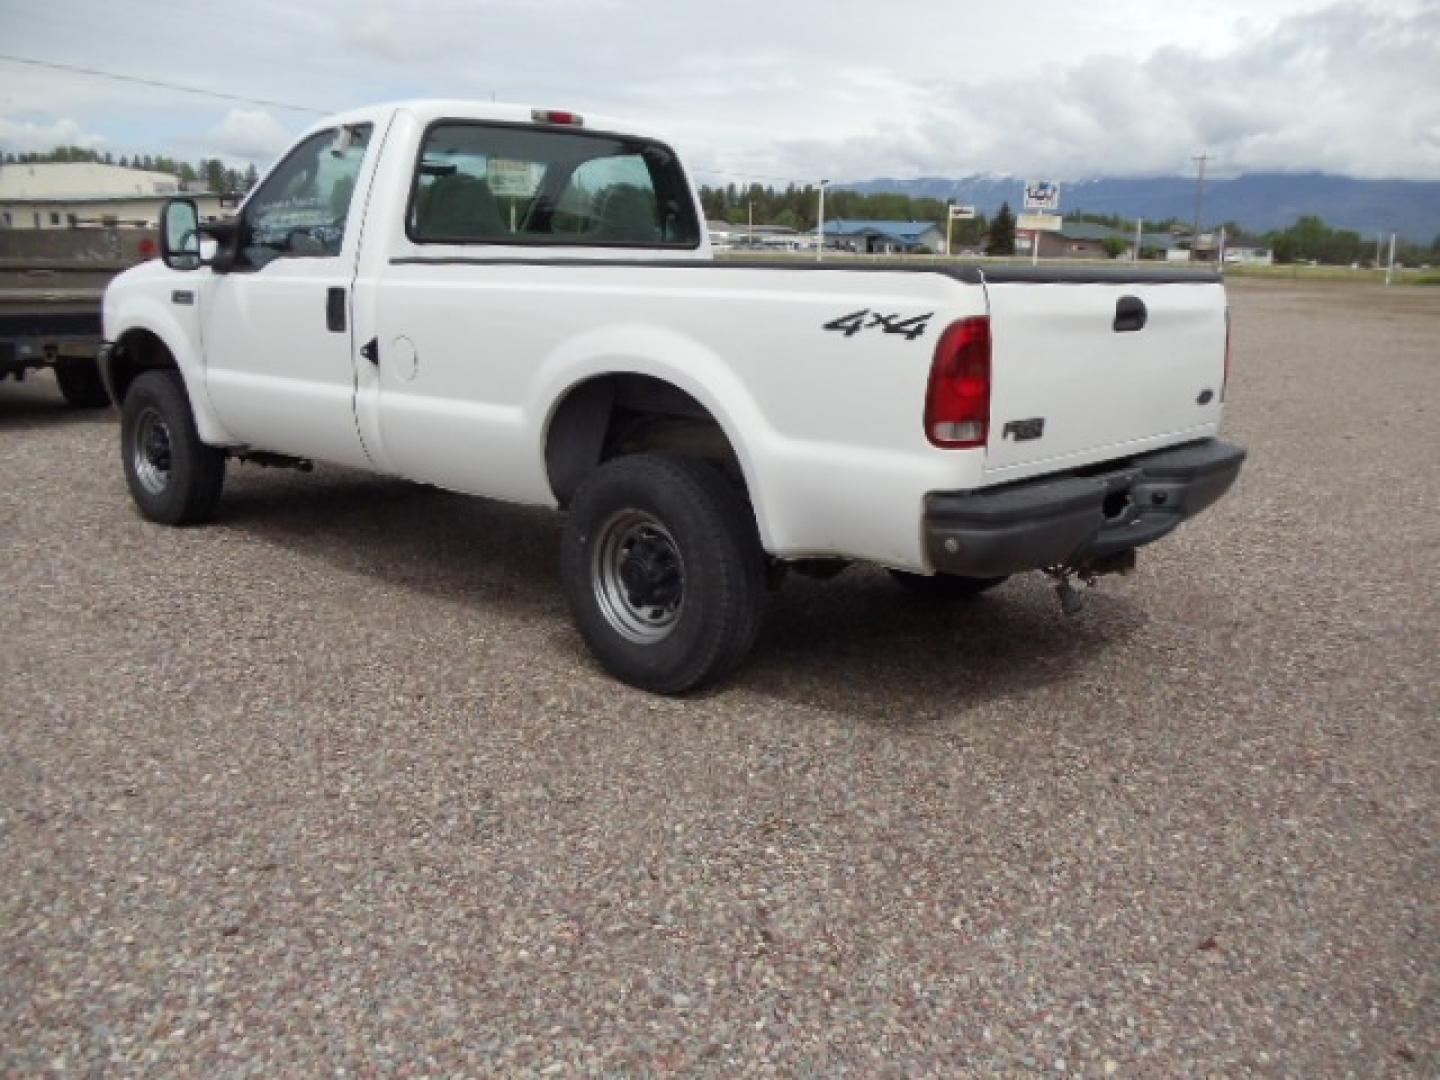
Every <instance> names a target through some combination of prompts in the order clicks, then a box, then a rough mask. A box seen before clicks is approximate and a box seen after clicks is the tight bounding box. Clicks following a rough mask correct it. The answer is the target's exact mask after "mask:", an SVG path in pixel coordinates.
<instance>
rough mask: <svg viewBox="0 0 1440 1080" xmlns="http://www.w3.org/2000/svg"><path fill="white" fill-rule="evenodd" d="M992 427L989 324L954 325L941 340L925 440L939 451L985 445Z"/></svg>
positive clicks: (985, 320) (975, 320) (967, 322)
mask: <svg viewBox="0 0 1440 1080" xmlns="http://www.w3.org/2000/svg"><path fill="white" fill-rule="evenodd" d="M989 428H990V320H989V319H988V318H986V317H985V316H983V315H981V316H977V317H976V318H973V319H962V320H960V321H959V322H957V323H951V324H950V325H949V326H948V327H946V329H945V333H943V334H941V335H940V344H939V345H937V346H936V347H935V359H934V360H933V361H931V363H930V388H929V390H928V391H927V392H926V394H925V436H926V438H928V439H929V440H930V441H931V442H932V443H934V444H935V445H936V446H943V447H946V448H957V447H967V446H984V445H985V438H986V436H987V435H988V434H989Z"/></svg>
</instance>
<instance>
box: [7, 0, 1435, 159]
mask: <svg viewBox="0 0 1440 1080" xmlns="http://www.w3.org/2000/svg"><path fill="white" fill-rule="evenodd" d="M212 13H213V14H212ZM220 13H224V14H223V17H222V15H221V14H220ZM0 54H5V55H7V56H10V57H21V58H26V59H31V60H39V61H48V62H53V63H58V64H64V65H70V66H79V67H88V68H96V69H102V70H105V71H109V72H114V73H117V74H121V75H128V76H133V77H137V78H143V79H152V80H161V81H165V82H170V83H174V84H178V85H183V86H188V87H197V88H203V89H208V90H212V91H216V92H219V93H224V94H229V95H234V96H235V97H238V98H248V99H259V100H260V101H263V102H268V103H269V104H260V103H255V102H253V101H250V102H247V101H223V100H215V99H211V98H206V97H203V96H199V95H193V94H185V93H180V92H177V91H173V90H164V89H159V88H154V87H148V86H140V85H136V84H133V83H126V82H118V81H114V80H109V79H103V78H98V77H95V76H92V75H82V74H78V73H73V72H65V71H55V70H47V69H43V68H37V67H33V66H30V65H24V64H18V63H15V62H13V61H12V60H0V150H3V151H23V150H44V149H49V148H50V147H51V146H53V145H55V144H57V143H67V144H77V145H82V146H90V147H96V148H99V149H102V150H110V151H112V152H114V153H115V154H116V155H117V156H118V155H120V154H122V153H125V154H131V153H135V152H137V151H138V152H143V153H151V154H161V153H163V154H167V155H170V156H172V157H179V158H184V159H187V160H195V159H198V158H200V157H207V156H220V157H223V158H225V159H226V160H227V161H230V162H231V163H233V164H236V165H244V164H245V163H249V162H254V163H255V164H257V165H259V166H262V167H263V166H264V165H265V164H266V163H267V162H268V161H269V160H270V159H271V158H272V157H273V156H274V155H276V154H277V153H278V152H279V151H281V150H283V149H284V148H285V146H286V145H288V143H289V142H290V141H291V139H292V138H293V136H294V134H295V133H297V132H299V131H301V130H303V129H304V128H305V127H306V126H308V125H309V124H311V123H313V122H314V121H315V120H316V119H318V114H319V113H323V112H329V111H335V110H339V109H344V108H350V107H353V106H357V105H362V104H370V103H374V102H378V101H386V100H393V99H397V98H413V97H464V98H479V99H482V100H489V99H492V98H494V99H496V100H500V101H512V102H519V103H524V104H530V105H536V106H543V107H553V108H565V109H574V110H577V111H579V112H581V113H585V112H589V113H592V114H604V115H610V116H617V117H621V118H624V119H626V120H629V121H632V122H634V123H636V124H638V125H641V126H643V127H645V128H647V129H654V130H655V131H656V132H657V133H659V134H661V135H664V136H665V137H666V138H668V139H669V140H670V141H672V142H673V143H674V144H675V145H676V146H677V148H678V149H680V150H681V152H682V154H683V155H684V156H685V158H686V160H687V161H688V162H689V163H690V167H691V171H692V172H695V173H697V174H698V178H699V180H700V181H701V182H705V183H712V184H713V183H724V182H727V181H733V182H736V183H744V182H746V181H747V180H756V181H760V182H779V183H784V182H786V181H795V182H799V183H807V182H812V181H813V180H815V179H819V178H826V179H832V180H864V179H870V178H874V177H881V176H886V177H904V178H909V177H916V176H956V177H958V176H968V175H973V174H977V173H1000V174H1007V175H1014V176H1032V177H1040V176H1047V177H1054V178H1058V179H1081V178H1088V177H1096V176H1122V175H1185V174H1189V173H1190V172H1191V171H1192V170H1193V167H1194V166H1193V165H1192V163H1191V159H1192V157H1193V156H1194V155H1196V154H1199V153H1201V152H1204V153H1206V154H1208V155H1209V156H1210V164H1209V170H1210V171H1211V172H1212V174H1214V175H1221V176H1223V175H1238V174H1240V173H1243V172H1261V171H1266V172H1269V171H1324V172H1332V173H1342V174H1347V175H1352V176H1368V177H1398V178H1408V179H1432V180H1433V179H1440V0H1339V2H1336V0H1204V3H1198V2H1187V0H1094V2H1092V3H1090V4H1079V3H1075V2H1074V0H1026V2H1025V3H1023V4H1016V3H1012V2H1005V0H866V2H860V0H725V2H724V3H717V2H713V0H712V2H708V3H698V2H695V0H305V2H304V3H303V4H302V3H300V2H298V0H290V2H286V0H246V2H245V3H243V4H242V3H234V2H229V3H223V4H221V3H213V4H212V3H205V2H203V0H202V2H198V3H190V4H185V5H183V6H181V5H176V4H175V3H174V2H173V0H46V2H45V3H43V4H41V3H37V2H36V0H0ZM283 105H295V106H303V107H305V108H307V109H310V110H315V111H312V112H305V111H300V110H296V109H288V108H283V107H280V106H283Z"/></svg>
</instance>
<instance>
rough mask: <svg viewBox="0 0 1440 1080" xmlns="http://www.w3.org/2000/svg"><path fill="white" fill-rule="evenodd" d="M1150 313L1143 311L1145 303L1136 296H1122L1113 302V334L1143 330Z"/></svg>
mask: <svg viewBox="0 0 1440 1080" xmlns="http://www.w3.org/2000/svg"><path fill="white" fill-rule="evenodd" d="M1149 317H1150V313H1149V312H1147V311H1146V310H1145V301H1144V300H1141V299H1140V297H1138V296H1122V297H1120V299H1119V300H1116V301H1115V324H1114V326H1115V332H1116V333H1117V334H1123V333H1125V332H1127V331H1133V330H1144V329H1145V321H1146V320H1147V319H1148V318H1149Z"/></svg>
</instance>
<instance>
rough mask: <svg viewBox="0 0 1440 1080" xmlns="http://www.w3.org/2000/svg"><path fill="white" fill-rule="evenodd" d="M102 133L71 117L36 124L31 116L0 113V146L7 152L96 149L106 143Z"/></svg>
mask: <svg viewBox="0 0 1440 1080" xmlns="http://www.w3.org/2000/svg"><path fill="white" fill-rule="evenodd" d="M105 141H106V140H105V136H103V135H96V134H94V133H92V132H88V131H86V130H85V129H84V128H82V127H81V126H80V124H79V123H77V122H76V121H74V120H68V119H65V120H56V121H54V122H52V123H49V124H37V123H35V122H34V121H33V120H12V119H10V118H9V117H5V116H0V149H3V150H4V151H5V152H6V153H17V154H18V153H30V152H32V151H43V150H53V149H54V148H55V147H57V146H83V147H84V148H85V149H87V150H96V149H99V148H100V147H102V146H104V145H105Z"/></svg>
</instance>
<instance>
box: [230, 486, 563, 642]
mask: <svg viewBox="0 0 1440 1080" xmlns="http://www.w3.org/2000/svg"><path fill="white" fill-rule="evenodd" d="M232 481H233V482H232ZM218 524H219V526H220V527H223V528H231V529H235V530H238V531H240V532H243V533H245V534H246V535H248V536H256V537H260V538H263V539H265V540H267V541H269V542H272V543H276V544H279V545H281V546H282V547H284V548H286V549H288V550H291V551H293V552H295V553H296V554H299V555H301V556H303V557H305V558H313V559H318V560H320V561H322V562H325V563H327V564H329V565H331V566H335V567H337V568H339V569H341V570H344V571H346V572H349V573H357V574H361V575H364V576H366V577H371V578H376V579H379V580H383V581H385V582H386V583H387V584H390V585H395V586H399V587H402V588H406V589H410V590H413V591H415V592H420V593H424V594H427V595H432V596H436V597H441V598H445V599H448V600H462V601H465V602H469V603H474V604H476V605H477V606H478V605H487V604H498V605H500V606H503V607H504V608H506V609H514V610H515V611H516V612H518V613H524V612H526V611H528V612H531V613H534V612H536V611H554V612H555V613H556V614H557V615H558V614H563V612H564V610H565V602H564V598H563V597H562V596H561V595H560V590H559V581H558V574H557V571H556V567H557V564H558V562H559V551H560V531H561V527H562V524H563V523H562V520H561V518H560V516H559V515H558V514H555V513H552V512H550V511H547V510H541V509H536V508H532V507H522V506H511V505H507V504H503V503H496V502H491V501H489V500H486V499H480V498H474V497H471V496H468V495H456V494H454V493H452V492H447V491H440V490H438V489H436V488H430V487H425V486H423V485H420V484H412V483H408V482H405V481H400V480H388V479H385V478H382V477H375V476H370V475H368V474H365V473H359V472H351V471H348V470H339V469H333V468H326V469H323V470H322V471H321V472H320V473H318V474H316V475H314V476H304V475H299V474H295V473H289V472H284V471H280V470H271V469H263V470H262V469H259V468H255V467H246V468H236V467H234V466H232V467H231V470H230V476H229V478H227V482H226V491H225V496H224V500H223V501H222V503H221V509H220V519H219V522H218Z"/></svg>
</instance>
